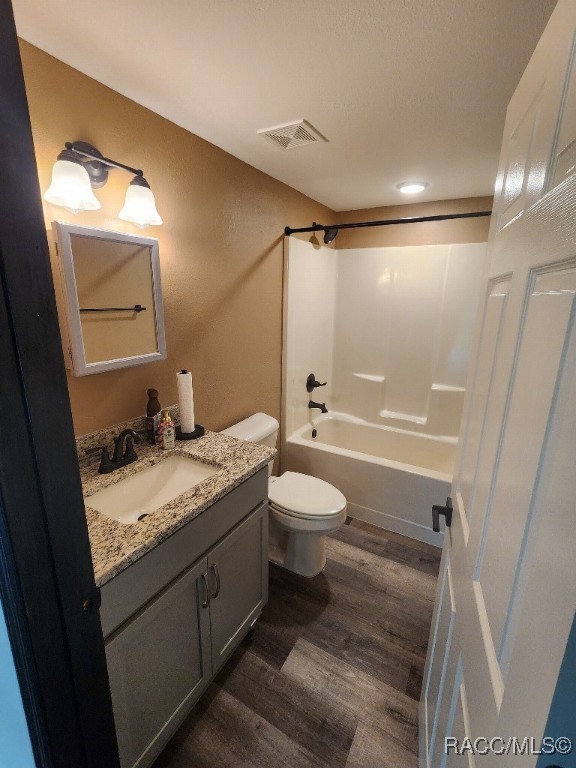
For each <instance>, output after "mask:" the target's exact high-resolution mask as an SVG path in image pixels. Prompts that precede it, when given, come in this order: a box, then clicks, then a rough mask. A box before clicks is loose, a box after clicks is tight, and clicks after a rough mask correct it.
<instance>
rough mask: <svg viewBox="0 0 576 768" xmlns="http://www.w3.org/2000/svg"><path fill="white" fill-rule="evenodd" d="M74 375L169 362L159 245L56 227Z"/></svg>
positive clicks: (66, 344)
mask: <svg viewBox="0 0 576 768" xmlns="http://www.w3.org/2000/svg"><path fill="white" fill-rule="evenodd" d="M53 226H54V229H55V231H56V241H57V247H58V254H59V260H60V265H61V270H62V284H63V285H62V288H63V304H64V308H63V309H64V312H65V317H66V321H67V322H66V325H67V329H66V330H67V331H68V338H66V334H65V333H64V329H62V330H63V339H64V351H65V355H64V356H65V358H66V363H67V365H68V367H69V368H71V370H72V373H73V375H74V376H86V375H87V374H90V373H101V372H102V371H110V370H114V369H116V368H127V367H128V366H132V365H142V364H143V363H150V362H154V361H156V360H164V359H165V358H166V340H165V337H164V315H163V310H162V292H161V286H160V261H159V256H158V241H157V240H156V239H154V238H152V237H142V236H139V235H131V234H125V233H123V232H111V231H107V230H102V229H93V228H91V227H79V226H75V225H72V224H62V223H61V222H58V221H55V222H54V225H53Z"/></svg>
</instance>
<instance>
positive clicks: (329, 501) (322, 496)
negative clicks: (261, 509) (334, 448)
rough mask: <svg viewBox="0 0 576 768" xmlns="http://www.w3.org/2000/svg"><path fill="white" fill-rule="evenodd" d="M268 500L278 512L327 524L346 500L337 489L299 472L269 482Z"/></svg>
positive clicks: (338, 513)
mask: <svg viewBox="0 0 576 768" xmlns="http://www.w3.org/2000/svg"><path fill="white" fill-rule="evenodd" d="M268 499H269V501H270V504H271V506H272V507H273V508H274V509H276V510H277V511H278V512H281V513H283V514H285V515H288V516H290V517H297V518H302V519H304V520H329V519H332V518H334V517H337V516H338V515H340V514H341V513H342V512H344V511H345V509H346V498H345V496H344V494H342V493H340V491H339V490H338V489H337V488H334V486H333V485H330V483H327V482H325V481H324V480H320V479H319V478H317V477H312V476H311V475H303V474H302V473H300V472H284V474H283V475H281V476H280V477H278V478H270V482H269V484H268Z"/></svg>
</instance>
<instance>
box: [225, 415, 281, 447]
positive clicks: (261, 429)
mask: <svg viewBox="0 0 576 768" xmlns="http://www.w3.org/2000/svg"><path fill="white" fill-rule="evenodd" d="M278 427H279V424H278V422H277V421H276V419H275V418H274V417H273V416H268V415H267V414H266V413H254V414H252V416H248V418H247V419H244V420H243V421H239V422H238V423H237V424H233V425H232V426H231V427H228V429H223V430H222V432H221V434H222V435H230V437H237V438H238V439H240V440H248V442H250V443H260V445H267V446H268V447H269V448H275V447H276V439H277V437H278Z"/></svg>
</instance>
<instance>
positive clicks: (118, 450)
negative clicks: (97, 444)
mask: <svg viewBox="0 0 576 768" xmlns="http://www.w3.org/2000/svg"><path fill="white" fill-rule="evenodd" d="M141 442H142V438H141V437H140V435H139V434H138V432H135V431H134V430H133V429H124V430H122V432H120V434H119V435H118V437H115V438H114V453H113V454H112V459H110V454H109V453H108V449H107V448H106V446H105V445H104V446H102V457H101V458H100V466H99V467H98V472H100V474H101V475H107V474H108V473H109V472H114V470H115V469H120V467H125V466H126V464H131V463H132V462H133V461H136V459H137V458H138V456H137V455H136V451H135V450H134V443H141ZM124 444H125V445H124Z"/></svg>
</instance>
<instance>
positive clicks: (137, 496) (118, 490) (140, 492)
mask: <svg viewBox="0 0 576 768" xmlns="http://www.w3.org/2000/svg"><path fill="white" fill-rule="evenodd" d="M218 471H219V468H218V467H213V466H211V465H210V464H203V463H202V462H201V461H196V460H195V459H190V458H188V457H187V456H168V457H167V458H165V459H162V461H160V462H159V463H158V464H154V465H153V466H152V467H146V468H145V469H142V470H140V472H137V473H136V474H134V475H130V476H129V477H126V478H125V479H124V480H120V482H118V483H115V484H114V485H110V486H108V488H103V489H102V490H101V491H97V492H96V493H94V494H92V496H86V504H87V506H89V507H92V509H95V510H97V511H98V512H102V514H103V515H107V516H108V517H111V518H113V519H114V520H117V521H118V522H120V523H125V524H127V525H128V524H130V523H136V522H137V521H138V520H139V518H140V517H141V516H142V515H148V514H150V513H151V512H154V511H155V510H156V509H159V508H160V507H163V506H164V504H167V503H168V502H169V501H172V499H175V498H176V497H177V496H180V495H181V494H182V493H185V492H186V491H189V490H190V488H192V487H193V486H195V485H198V483H200V482H202V480H205V479H206V478H207V477H210V475H213V474H215V473H216V472H218Z"/></svg>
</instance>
